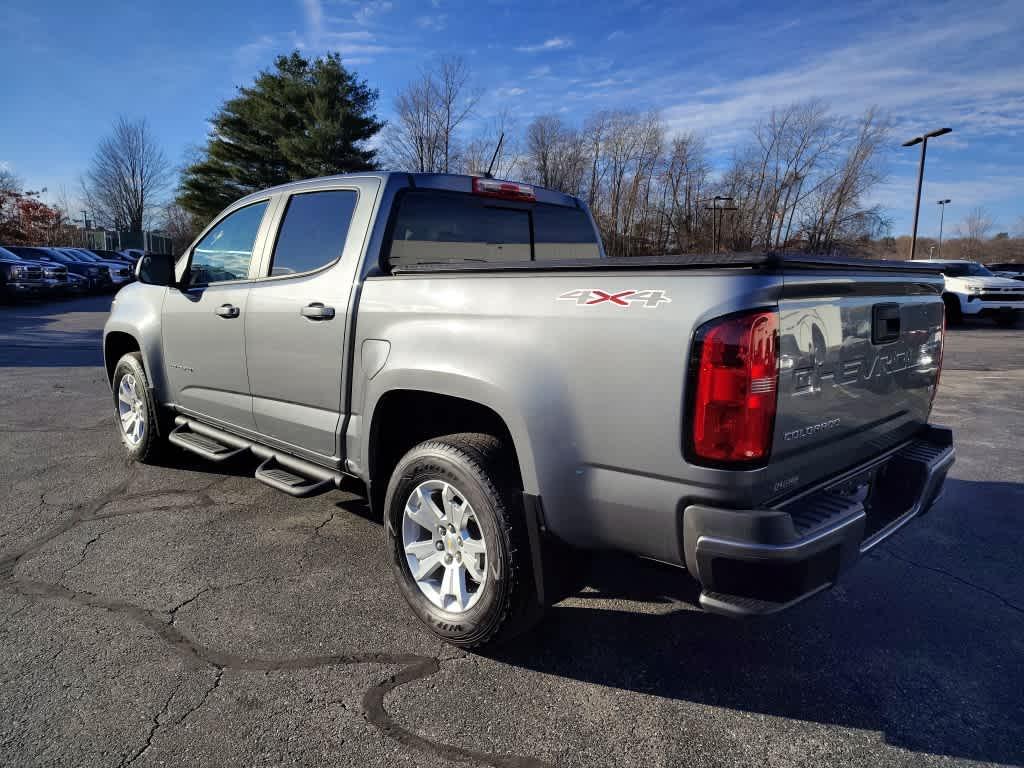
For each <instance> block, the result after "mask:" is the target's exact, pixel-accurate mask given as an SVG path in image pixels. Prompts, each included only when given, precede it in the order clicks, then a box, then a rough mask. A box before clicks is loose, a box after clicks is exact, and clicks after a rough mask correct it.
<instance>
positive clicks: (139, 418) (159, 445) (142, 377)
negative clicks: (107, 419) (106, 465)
mask: <svg viewBox="0 0 1024 768" xmlns="http://www.w3.org/2000/svg"><path fill="white" fill-rule="evenodd" d="M112 385H113V387H112V388H113V391H114V415H115V418H116V419H117V433H118V435H119V436H120V437H121V443H122V444H123V445H124V447H125V451H126V452H127V453H128V457H129V458H130V459H133V460H135V461H138V462H141V463H143V464H148V463H150V462H152V461H154V460H155V459H156V458H157V456H158V455H159V454H160V452H161V451H162V449H163V447H164V439H163V437H162V436H161V435H160V430H159V426H158V422H157V420H158V418H159V413H158V412H157V406H156V402H155V401H154V400H153V393H152V391H151V390H150V388H149V379H148V378H147V377H146V369H145V368H144V367H143V365H142V355H141V354H140V353H138V352H129V353H128V354H126V355H124V356H123V357H122V358H121V359H120V360H118V361H117V367H116V368H114V379H113V381H112Z"/></svg>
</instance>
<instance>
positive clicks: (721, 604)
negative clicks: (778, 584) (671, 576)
mask: <svg viewBox="0 0 1024 768" xmlns="http://www.w3.org/2000/svg"><path fill="white" fill-rule="evenodd" d="M831 586H832V584H831V582H827V583H825V584H822V585H821V586H819V587H818V588H817V589H812V590H811V591H810V592H807V593H806V594H803V595H800V596H799V597H798V598H796V599H795V600H790V601H789V602H784V603H777V602H774V601H771V600H758V599H757V598H756V597H740V596H739V595H725V594H722V593H720V592H708V591H707V590H705V591H703V592H701V593H700V607H701V608H703V609H704V610H705V611H707V612H708V613H717V614H718V615H720V616H729V617H731V618H748V617H752V616H771V615H772V614H773V613H779V612H781V611H784V610H786V609H787V608H792V607H793V606H794V605H796V604H797V603H802V602H803V601H804V600H807V599H808V598H810V597H813V596H814V595H816V594H818V593H819V592H821V591H823V590H825V589H828V588H829V587H831Z"/></svg>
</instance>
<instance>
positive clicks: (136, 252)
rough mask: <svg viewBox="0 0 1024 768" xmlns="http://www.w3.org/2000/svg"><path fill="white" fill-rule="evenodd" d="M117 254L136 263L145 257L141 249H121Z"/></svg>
mask: <svg viewBox="0 0 1024 768" xmlns="http://www.w3.org/2000/svg"><path fill="white" fill-rule="evenodd" d="M119 253H120V254H121V255H122V256H127V257H128V258H129V259H131V260H132V261H138V260H139V259H141V258H142V257H143V256H145V255H146V252H145V251H144V250H142V249H141V248H122V249H121V251H119Z"/></svg>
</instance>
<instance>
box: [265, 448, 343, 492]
mask: <svg viewBox="0 0 1024 768" xmlns="http://www.w3.org/2000/svg"><path fill="white" fill-rule="evenodd" d="M256 479H257V480H259V481H260V482H261V483H265V484H267V485H269V486H270V487H271V488H276V489H277V490H279V491H283V492H284V493H287V494H288V495H289V496H295V497H296V498H305V497H306V496H315V495H316V494H319V493H326V492H327V491H329V490H331V489H332V488H334V480H332V479H330V478H326V479H321V480H317V479H315V478H308V477H302V476H301V475H297V474H295V473H294V472H290V471H289V470H287V469H285V468H284V467H282V466H281V463H280V462H279V461H278V460H277V459H276V458H275V457H274V456H271V457H270V458H269V459H267V460H266V461H264V462H263V463H262V464H260V466H259V469H257V470H256Z"/></svg>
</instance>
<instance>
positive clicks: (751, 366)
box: [691, 312, 779, 462]
mask: <svg viewBox="0 0 1024 768" xmlns="http://www.w3.org/2000/svg"><path fill="white" fill-rule="evenodd" d="M696 344H697V347H696V348H697V354H696V360H695V362H696V365H697V371H696V391H695V394H694V398H693V413H692V420H691V421H692V425H693V427H692V428H693V433H692V443H691V445H692V448H693V453H694V454H695V455H696V456H697V457H698V458H701V459H705V460H708V461H713V462H754V461H758V460H760V459H765V458H767V456H768V454H769V453H770V452H771V447H772V430H773V428H774V426H775V404H776V394H777V390H778V377H779V316H778V313H776V312H755V313H752V314H746V315H738V316H733V317H728V318H724V319H721V320H714V321H712V322H710V323H707V324H706V325H703V326H701V328H700V329H699V330H698V331H697V337H696Z"/></svg>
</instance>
